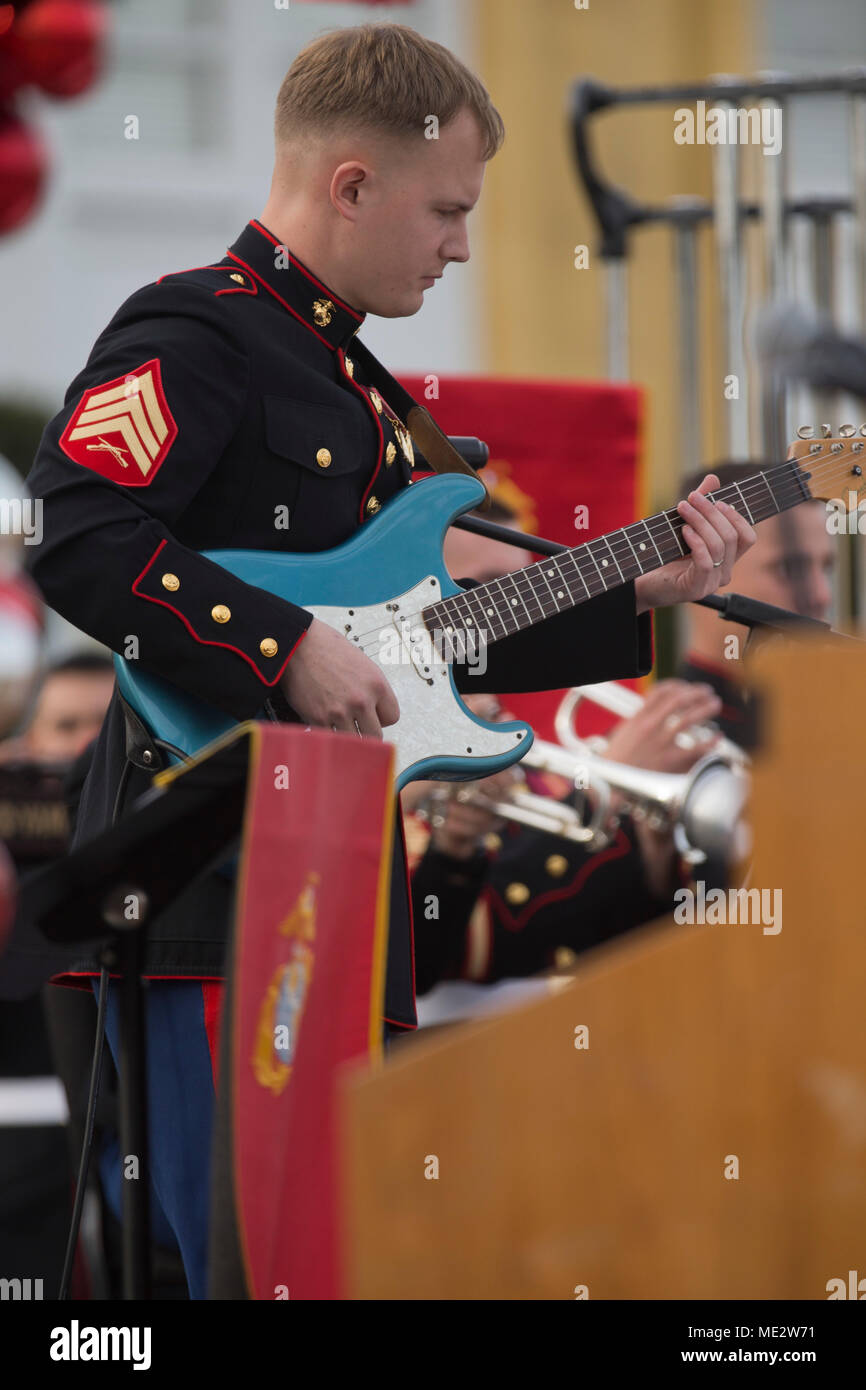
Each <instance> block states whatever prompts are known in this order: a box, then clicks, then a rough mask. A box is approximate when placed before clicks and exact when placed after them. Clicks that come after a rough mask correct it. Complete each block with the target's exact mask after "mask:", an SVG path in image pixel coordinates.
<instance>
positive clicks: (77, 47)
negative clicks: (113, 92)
mask: <svg viewBox="0 0 866 1390" xmlns="http://www.w3.org/2000/svg"><path fill="white" fill-rule="evenodd" d="M106 28H107V19H106V11H105V9H104V7H103V6H102V5H101V4H99V3H98V2H97V0H34V3H33V4H31V5H28V7H27V9H26V10H24V11H22V13H21V14H19V16H18V18H17V20H16V21H15V25H14V27H13V29H12V30H11V32H10V34H9V38H8V48H9V51H10V53H11V55H12V57H13V59H14V61H15V62H16V63H17V64H18V66H19V67H20V69H21V71H22V72H23V74H24V78H25V81H27V82H32V83H35V85H36V86H37V87H40V88H41V89H42V91H43V92H48V94H49V95H50V96H55V97H74V96H79V95H80V93H81V92H86V91H87V88H88V87H90V86H92V84H93V82H94V80H95V78H96V77H97V75H98V73H99V70H100V68H101V65H102V58H103V40H104V38H105V32H106Z"/></svg>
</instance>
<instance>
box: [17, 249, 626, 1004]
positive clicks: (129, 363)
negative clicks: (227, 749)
mask: <svg viewBox="0 0 866 1390" xmlns="http://www.w3.org/2000/svg"><path fill="white" fill-rule="evenodd" d="M363 318H364V316H363V315H362V314H360V313H357V312H356V311H355V310H353V309H352V308H351V306H349V305H347V304H345V303H343V302H342V301H341V300H340V299H339V298H338V297H337V295H335V294H333V293H332V292H331V291H330V290H329V289H328V287H327V286H326V285H324V284H322V283H321V281H320V280H318V279H317V278H316V276H315V275H313V274H312V273H311V272H310V271H308V270H307V268H306V267H305V266H303V265H302V264H301V263H300V262H299V261H298V260H297V259H296V258H295V257H293V256H291V255H290V254H289V253H288V252H287V250H286V248H285V247H282V246H281V245H280V244H279V242H278V240H277V238H276V237H275V236H273V235H272V234H271V233H270V232H269V231H268V230H267V228H265V227H263V226H262V224H261V223H259V222H257V221H251V222H250V223H248V225H247V226H246V227H245V229H244V230H243V232H242V233H241V235H240V237H239V238H238V240H237V241H236V242H235V243H234V245H233V246H232V247H231V248H230V250H229V252H228V254H227V255H226V256H225V257H224V258H223V260H221V261H220V262H218V263H217V264H215V265H211V266H205V267H199V268H195V269H190V270H186V271H182V272H179V273H177V274H171V275H165V276H162V277H161V278H160V279H159V280H158V281H156V282H155V283H154V284H150V285H146V286H144V288H143V289H140V290H138V291H136V293H135V294H133V295H131V296H130V298H129V299H128V300H127V301H126V302H125V303H124V304H123V305H122V306H121V307H120V309H118V311H117V313H116V314H115V315H114V317H113V319H112V320H111V322H110V323H109V324H108V325H107V327H106V328H105V329H104V331H103V332H102V333H101V334H100V335H99V337H98V338H97V340H96V342H95V344H94V346H93V349H92V351H91V353H90V356H89V358H88V360H87V363H86V365H85V366H84V367H83V368H82V370H81V371H80V372H79V374H78V375H77V376H76V378H75V379H74V381H73V382H72V383H71V385H70V387H69V390H68V392H67V394H66V400H65V404H64V406H63V409H62V410H61V411H60V412H59V414H58V415H57V416H56V417H55V418H54V419H53V420H52V421H51V422H50V424H49V425H48V426H47V428H46V430H45V433H44V435H43V437H42V440H41V443H40V446H39V451H38V454H37V456H36V460H35V463H34V466H33V469H32V470H31V473H30V477H29V480H28V481H29V485H30V488H31V491H32V493H33V496H34V497H35V498H41V499H42V502H43V542H42V544H41V546H39V547H37V548H36V549H37V551H38V553H37V554H36V555H35V557H34V558H33V560H32V572H33V575H34V577H35V579H36V581H37V583H38V584H39V585H40V587H41V589H42V591H43V593H44V595H45V597H46V600H47V602H48V603H49V604H50V606H51V607H53V608H55V609H56V610H57V611H58V612H59V613H61V614H63V616H64V617H66V618H68V619H69V621H70V622H72V623H74V624H75V625H76V626H78V627H79V628H82V629H83V630H84V631H85V632H88V633H90V634H91V635H92V636H93V637H95V638H97V639H98V640H99V641H101V642H104V643H105V644H106V645H107V646H108V647H110V648H112V649H113V650H114V651H115V652H119V653H122V654H126V655H130V654H135V655H136V659H137V660H140V662H141V663H142V666H143V667H144V668H146V669H147V670H150V671H153V672H155V673H156V674H158V675H160V676H163V677H166V678H168V679H169V680H171V681H174V682H175V683H176V684H177V685H179V686H182V687H183V688H184V689H185V690H187V691H189V692H190V693H191V694H193V695H195V696H198V697H200V698H201V699H203V700H207V701H210V702H211V703H212V704H214V705H216V706H218V707H219V708H220V709H222V710H224V711H225V712H227V713H228V714H230V715H232V716H233V717H235V718H237V719H239V720H240V719H246V718H251V717H253V716H255V715H256V714H257V713H259V712H260V711H261V710H262V707H263V705H264V702H265V700H266V699H268V697H269V696H273V695H274V693H275V692H276V691H277V688H278V682H279V679H280V676H281V675H282V673H283V672H284V670H285V668H286V664H287V663H288V661H290V660H291V659H292V654H293V653H294V652H295V651H296V650H297V648H298V644H299V643H300V642H301V641H302V639H303V636H304V633H305V631H306V629H307V627H308V626H309V623H310V621H311V615H310V614H309V613H308V612H306V611H305V610H304V609H301V608H298V607H296V606H295V605H293V604H291V603H288V602H285V601H284V600H281V599H278V598H275V597H273V596H272V595H270V594H268V593H266V592H264V591H263V590H261V589H258V588H256V587H254V586H251V585H249V584H247V583H244V582H243V581H241V580H240V579H237V578H235V577H234V576H232V575H231V574H229V573H228V572H227V571H225V570H224V569H222V568H221V567H220V566H218V565H216V564H214V563H212V562H211V561H210V560H206V559H205V558H204V557H203V556H202V555H201V554H200V553H199V552H200V551H204V550H211V549H218V548H250V549H261V550H291V551H318V550H324V549H327V548H329V547H331V546H335V545H337V544H339V543H340V542H341V541H344V540H345V539H346V538H347V537H348V536H350V535H351V534H352V533H353V531H355V530H356V528H357V527H359V526H361V525H363V524H364V523H365V522H366V521H367V520H368V519H369V518H370V517H371V516H373V515H375V513H376V511H377V510H378V509H379V507H380V506H382V505H383V504H384V503H385V502H387V500H388V498H389V497H392V496H393V495H394V494H395V493H396V492H397V491H398V490H399V489H401V488H403V487H405V486H407V485H408V484H409V483H410V482H411V474H412V462H411V458H412V453H413V450H412V445H411V440H410V439H409V437H408V434H407V433H406V432H405V429H404V420H405V411H406V410H407V408H408V407H407V402H408V397H406V394H405V392H403V391H402V390H401V388H400V387H399V386H398V385H397V383H396V382H393V379H392V378H390V377H388V375H387V373H385V371H384V368H381V366H380V364H378V363H376V361H375V359H374V358H373V357H372V355H371V354H370V353H369V352H368V351H367V350H366V349H364V348H363V347H362V346H361V345H360V344H359V343H358V344H356V343H355V342H354V335H355V334H356V332H357V330H358V329H359V328H360V326H361V324H362V322H363ZM353 353H354V354H355V357H356V358H357V359H358V360H357V361H355V358H353ZM374 380H375V381H376V382H378V383H379V387H378V389H376V387H375V386H374V385H373V384H371V383H372V382H373V381H374ZM383 381H384V382H385V383H386V384H387V383H391V385H390V386H389V387H388V390H384V389H383V388H382V382H383ZM409 404H411V402H409ZM399 409H402V411H403V412H404V413H403V415H402V417H401V416H399V415H398V414H397V410H399ZM471 425H472V422H471V421H467V422H466V430H467V432H471ZM419 464H420V465H421V467H422V468H424V467H426V465H425V464H424V461H423V460H422V459H421V458H420V457H419V456H418V455H416V456H415V466H416V467H417V466H418V465H419ZM130 639H133V644H132V645H130ZM651 660H652V657H651V627H650V622H649V618H648V617H646V616H644V617H641V618H640V619H636V617H635V603H634V587H633V585H631V584H629V585H626V586H624V587H622V588H620V589H618V590H613V591H611V592H610V593H609V594H605V595H604V596H602V597H601V598H599V599H597V600H594V601H593V602H591V603H587V604H585V605H582V606H580V607H578V608H576V609H574V610H572V611H571V612H567V613H563V614H560V615H557V616H556V617H554V618H552V619H551V620H550V621H548V622H546V623H544V624H542V625H541V626H539V627H537V628H534V629H532V630H530V631H528V632H521V633H519V634H516V635H515V636H514V637H511V638H507V639H504V640H503V641H501V642H498V643H497V644H495V646H494V647H492V648H491V649H490V652H489V653H488V670H489V672H490V686H489V688H490V689H491V690H494V691H497V692H503V693H504V692H510V691H517V690H535V689H554V688H558V687H560V686H565V685H571V684H575V683H577V682H582V681H596V680H605V679H608V678H612V677H616V676H626V675H632V674H638V673H642V672H644V671H646V670H648V669H649V666H650V664H651ZM464 678H465V676H464ZM458 683H459V682H458ZM472 688H473V690H474V689H475V687H474V686H473V687H472ZM124 769H125V775H124ZM150 776H151V774H150V773H149V772H148V771H146V770H145V769H144V768H142V767H140V766H134V765H130V764H129V763H128V760H127V757H126V742H125V723H124V718H123V711H122V708H121V704H120V701H119V697H118V695H117V693H116V692H115V696H114V699H113V700H112V704H111V706H110V708H109V711H108V714H107V716H106V720H105V723H104V726H103V728H102V731H101V734H100V736H99V739H98V740H97V743H96V745H95V749H94V756H93V763H92V767H91V770H90V772H89V774H88V776H87V779H86V781H85V784H84V789H83V793H82V798H81V803H80V807H79V812H78V817H77V824H76V831H75V841H74V843H76V844H78V843H81V842H82V841H83V840H85V839H88V838H90V837H92V836H93V835H95V834H97V833H98V832H99V831H100V830H102V829H104V828H105V827H106V826H108V825H109V824H110V823H111V819H112V816H113V815H115V814H117V815H121V814H123V813H124V811H125V810H127V809H128V808H129V806H130V805H131V804H132V802H133V801H134V800H135V798H136V797H137V796H139V795H141V793H142V792H143V791H144V790H146V788H147V786H148V784H149V781H150ZM398 819H399V818H398ZM398 833H401V832H398ZM394 863H395V870H394V878H393V891H392V903H391V932H390V945H389V959H388V976H387V986H386V1014H387V1016H388V1017H389V1018H390V1019H391V1020H392V1021H394V1022H396V1023H398V1024H401V1025H403V1026H409V1027H411V1026H413V1025H414V1022H415V1009H414V989H413V979H412V945H411V940H412V938H411V914H410V908H409V901H408V893H407V887H406V876H405V868H404V862H403V855H402V853H396V854H395V856H394ZM231 895H232V883H231V881H230V879H229V878H228V877H226V876H225V875H222V874H220V873H209V874H208V875H206V876H204V877H203V878H200V879H199V880H198V881H197V882H195V883H191V884H190V885H189V887H188V889H187V890H186V891H185V892H184V894H183V895H181V897H179V898H178V899H177V900H176V902H175V904H174V905H173V907H172V908H171V909H170V910H169V911H166V912H164V913H163V914H162V915H161V916H160V917H159V918H158V919H156V920H155V921H154V922H153V923H152V924H151V926H150V928H149V934H148V948H147V955H146V967H147V973H148V974H150V975H152V976H154V977H163V978H165V977H180V978H196V977H204V978H207V977H219V976H220V975H221V973H222V960H223V952H224V945H225V940H226V932H227V924H228V921H229V918H230V912H231Z"/></svg>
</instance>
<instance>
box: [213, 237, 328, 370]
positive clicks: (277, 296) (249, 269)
mask: <svg viewBox="0 0 866 1390" xmlns="http://www.w3.org/2000/svg"><path fill="white" fill-rule="evenodd" d="M228 254H229V255H230V256H231V258H232V260H233V261H237V263H238V265H242V266H243V268H244V270H245V271H246V272H247V274H248V275H252V276H253V278H254V279H255V280H257V281H258V282H259V284H260V285H261V286H262V288H263V289H266V290H267V291H268V293H269V294H272V295H273V296H274V299H276V300H277V301H278V302H279V303H280V304H282V306H283V308H284V309H287V310H288V311H289V313H290V314H291V316H292V318H293V319H297V320H298V323H302V324H303V325H304V327H305V328H307V329H309V331H310V332H311V333H312V334H314V335H315V337H317V338H318V340H319V342H320V343H324V345H325V347H326V348H327V349H328V351H329V352H336V351H337V349H336V348H335V347H333V346H332V345H331V343H329V342H328V340H327V338H323V337H322V335H321V333H319V332H318V330H317V329H315V328H314V327H313V325H312V324H311V323H307V320H306V319H305V318H304V317H303V315H302V314H299V313H298V311H297V309H293V308H292V306H291V304H289V303H288V301H287V300H285V299H283V296H282V295H281V294H277V292H276V290H275V289H274V287H273V285H269V284H268V282H267V280H265V279H263V277H262V276H261V275H259V273H258V271H255V270H253V268H252V266H251V265H247V263H246V261H242V260H241V258H240V256H236V255H235V253H234V251H229V253H228Z"/></svg>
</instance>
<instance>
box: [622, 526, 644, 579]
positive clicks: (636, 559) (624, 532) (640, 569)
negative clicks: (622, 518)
mask: <svg viewBox="0 0 866 1390" xmlns="http://www.w3.org/2000/svg"><path fill="white" fill-rule="evenodd" d="M621 534H622V535H623V536H625V539H626V542H627V544H628V548H629V550H630V551H631V553H632V555H633V556H634V562H635V564H636V565H637V567H638V573H639V574H643V565H642V564H641V562H640V558H639V556H638V553H637V551H636V550H635V548H634V546H633V545H632V543H631V536H630V535H629V533H628V527H627V526H623V528H622V532H621Z"/></svg>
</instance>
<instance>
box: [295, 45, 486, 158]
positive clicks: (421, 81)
mask: <svg viewBox="0 0 866 1390" xmlns="http://www.w3.org/2000/svg"><path fill="white" fill-rule="evenodd" d="M464 107H467V108H468V109H469V110H470V111H471V112H472V113H473V115H474V116H475V118H476V120H477V121H478V126H479V129H480V131H481V136H482V139H483V142H484V154H483V157H484V159H485V160H486V159H491V158H492V157H493V155H494V154H496V151H497V150H498V149H499V147H500V145H501V144H502V141H503V140H504V138H505V127H504V125H503V123H502V117H501V116H500V114H499V112H498V111H497V110H496V108H495V106H494V105H493V103H492V101H491V100H490V95H489V93H488V91H487V89H486V87H485V86H484V84H483V83H482V82H481V81H480V80H479V79H478V78H477V77H476V76H475V74H474V73H473V72H470V70H469V68H467V67H466V66H465V64H463V63H461V62H460V60H459V59H458V58H455V56H454V54H453V53H450V52H449V50H448V49H447V48H443V46H442V44H440V43H434V42H433V40H432V39H426V38H424V37H423V35H421V34H418V33H416V31H415V30H414V29H410V28H408V27H407V26H406V25H405V24H359V25H356V26H354V27H353V28H349V29H333V30H331V31H330V32H329V33H327V34H323V35H322V36H321V37H320V38H317V39H314V40H313V41H312V43H308V44H307V46H306V47H305V48H303V49H301V52H300V53H299V54H298V56H297V58H296V59H295V61H294V62H293V63H292V66H291V67H290V68H289V71H288V72H287V73H286V76H285V77H284V78H283V82H282V86H281V87H280V90H279V94H278V96H277V109H276V115H275V118H274V136H275V140H276V145H277V149H278V150H279V148H280V146H281V145H283V144H284V143H285V142H287V141H289V140H291V139H293V138H294V137H295V136H297V135H301V134H311V133H317V132H322V133H326V132H330V131H332V130H338V129H342V128H345V127H356V128H362V127H364V128H367V129H374V130H381V131H387V132H390V133H391V134H394V135H404V136H405V135H408V134H411V133H413V132H414V133H417V134H418V135H419V136H423V134H424V131H425V128H427V122H428V120H429V117H430V116H435V117H436V118H437V120H438V122H439V126H440V127H441V126H446V125H447V124H448V122H449V121H450V120H451V119H452V118H453V117H454V116H456V115H457V113H458V112H459V111H461V110H462V109H463V108H464Z"/></svg>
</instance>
